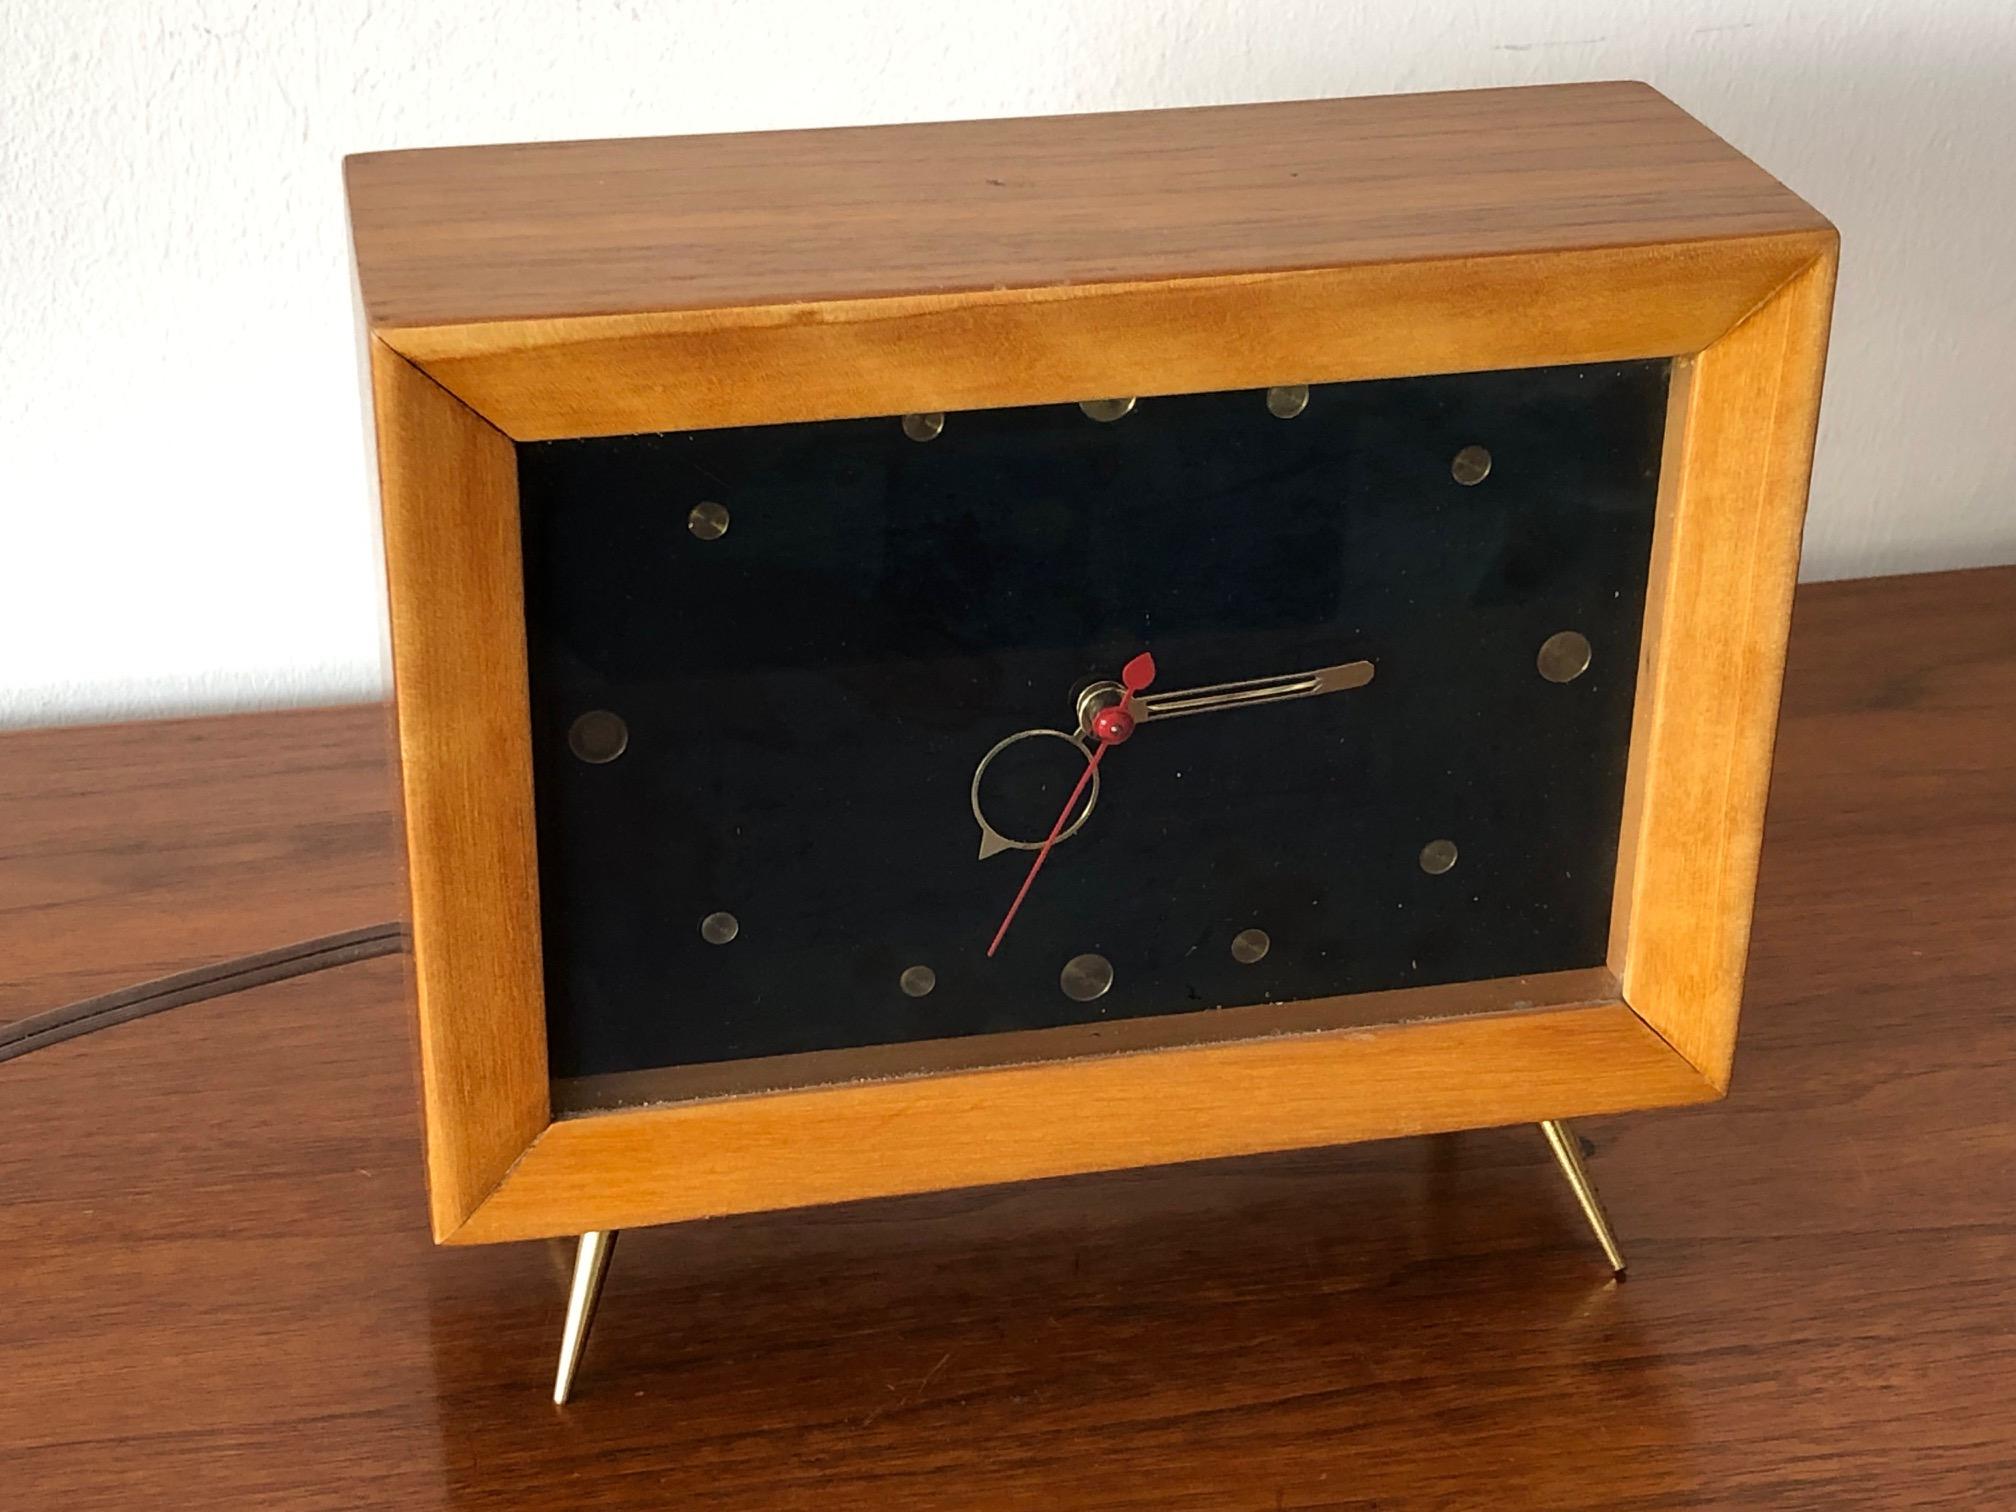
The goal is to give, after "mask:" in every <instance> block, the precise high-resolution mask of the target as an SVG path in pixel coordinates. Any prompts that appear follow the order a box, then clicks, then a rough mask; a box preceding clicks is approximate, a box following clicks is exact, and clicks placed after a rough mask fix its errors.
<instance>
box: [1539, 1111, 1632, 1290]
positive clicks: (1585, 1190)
mask: <svg viewBox="0 0 2016 1512" xmlns="http://www.w3.org/2000/svg"><path fill="white" fill-rule="evenodd" d="M1540 1132H1541V1133H1542V1134H1545V1135H1546V1136H1547V1143H1548V1144H1549V1145H1550V1146H1552V1147H1553V1150H1554V1158H1555V1159H1556V1160H1557V1161H1559V1162H1560V1163H1561V1174H1562V1175H1563V1176H1566V1177H1567V1178H1568V1185H1569V1186H1571V1187H1573V1188H1574V1189H1575V1200H1576V1201H1577V1202H1579V1203H1581V1204H1582V1216H1583V1217H1584V1218H1587V1219H1588V1220H1589V1227H1590V1228H1592V1229H1594V1230H1595V1231H1596V1242H1597V1243H1598V1244H1600V1245H1602V1246H1603V1253H1604V1254H1605V1255H1606V1256H1608V1257H1609V1260H1610V1269H1611V1270H1613V1271H1615V1272H1616V1273H1617V1274H1618V1275H1620V1276H1621V1275H1623V1274H1624V1252H1623V1251H1622V1250H1620V1249H1618V1248H1617V1236H1616V1235H1615V1234H1613V1233H1611V1232H1610V1219H1609V1216H1608V1215H1607V1214H1606V1213H1605V1212H1604V1211H1603V1199H1602V1198H1600V1197H1598V1196H1597V1195H1596V1187H1595V1185H1594V1183H1592V1182H1591V1181H1590V1180H1589V1171H1588V1169H1587V1167H1585V1166H1584V1165H1583V1164H1582V1152H1581V1150H1579V1149H1577V1148H1576V1145H1575V1135H1574V1132H1573V1131H1572V1130H1571V1129H1569V1127H1568V1125H1566V1124H1565V1123H1563V1122H1561V1120H1560V1119H1558V1118H1550V1119H1546V1120H1544V1121H1543V1122H1542V1123H1541V1125H1540Z"/></svg>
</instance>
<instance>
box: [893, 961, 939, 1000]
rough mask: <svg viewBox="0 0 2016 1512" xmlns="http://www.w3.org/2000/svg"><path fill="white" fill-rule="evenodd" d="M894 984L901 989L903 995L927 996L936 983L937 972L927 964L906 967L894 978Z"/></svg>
mask: <svg viewBox="0 0 2016 1512" xmlns="http://www.w3.org/2000/svg"><path fill="white" fill-rule="evenodd" d="M896 985H897V986H898V987H901V988H902V989H903V995H904V996H905V997H913V998H921V997H929V996H930V995H931V989H932V988H934V987H936V986H937V985H938V973H937V972H935V971H933V970H932V969H931V968H930V967H929V966H911V967H907V968H906V969H905V970H904V972H903V975H901V976H900V977H898V978H897V979H896Z"/></svg>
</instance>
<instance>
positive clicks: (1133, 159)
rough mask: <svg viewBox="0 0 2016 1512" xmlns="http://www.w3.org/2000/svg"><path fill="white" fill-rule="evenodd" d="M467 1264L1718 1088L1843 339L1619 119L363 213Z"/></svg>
mask: <svg viewBox="0 0 2016 1512" xmlns="http://www.w3.org/2000/svg"><path fill="white" fill-rule="evenodd" d="M346 173H347V180H348V188H349V201H350V214H351V227H352V237H353V244H354V249H355V257H356V267H357V277H358V286H359V294H360V303H361V309H362V324H363V331H364V347H365V350H366V354H367V359H368V364H369V370H370V385H371V392H372V396H373V407H374V411H375V419H376V437H377V460H378V479H379V483H380V494H381V503H382V515H383V521H384V540H385V554H386V559H387V568H388V574H387V575H388V582H389V598H390V609H391V621H392V648H393V665H394V673H395V683H396V690H397V700H396V702H397V716H396V723H397V741H398V748H399V755H400V758H401V794H402V799H403V810H404V821H405V836H406V854H407V860H408V870H409V875H410V882H411V939H412V976H413V984H414V993H415V998H416V1002H417V1015H416V1017H417V1024H418V1041H419V1063H420V1085H421V1095H422V1103H423V1108H424V1126H425V1135H426V1166H427V1175H428V1189H429V1201H430V1206H431V1216H432V1223H433V1232H434V1236H435V1238H436V1239H437V1240H439V1241H442V1242H445V1243H450V1244H474V1243H485V1242H490V1241H499V1240H512V1239H527V1238H534V1237H541V1236H567V1237H571V1238H574V1239H576V1240H577V1241H578V1245H579V1248H578V1251H577V1261H576V1267H575V1273H574V1284H573V1291H572V1295H571V1299H570V1303H569V1307H568V1312H567V1322H566V1326H565V1331H564V1334H563V1342H562V1349H561V1362H560V1369H559V1372H558V1380H557V1384H556V1391H555V1396H556V1400H565V1399H566V1397H567V1395H568V1393H569V1390H570V1387H571V1385H572V1382H573V1380H574V1377H575V1372H576V1370H577V1369H578V1366H579V1363H580V1359H581V1351H582V1347H583V1343H584V1340H585V1338H586V1336H587V1331H588V1327H589V1324H590V1321H591V1319H592V1315H593V1312H594V1307H595V1302H596V1299H597V1296H598V1295H599V1292H600V1288H601V1284H602V1279H603V1277H604V1275H605V1274H606V1268H607V1265H608V1261H609V1255H610V1246H611V1243H612V1241H613V1238H614V1236H615V1234H616V1233H617V1232H619V1231H620V1230H622V1229H624V1228H626V1227H632V1226H637V1225H646V1224H660V1223H671V1222H677V1221H680V1220H686V1219H695V1218H704V1217H710V1216H715V1215H720V1214H728V1213H741V1212H749V1211H754V1210H759V1209H774V1208H783V1207H792V1206H799V1205H807V1204H817V1203H831V1202H840V1201H845V1200H850V1199H858V1198H868V1197H876V1196H884V1195H891V1194H897V1193H911V1192H920V1191H927V1190H933V1189H942V1188H949V1187H961V1186H971V1185H979V1184H985V1183H994V1182H1008V1181H1019V1180H1025V1179H1030V1178H1037V1177H1050V1176H1060V1175H1066V1174H1070V1173H1079V1172H1089V1171H1098V1170H1107V1169H1115V1168H1122V1167H1131V1166H1141V1165H1148V1164H1160V1163H1165V1162H1177V1161H1192V1160H1201V1159H1207V1158H1212V1157H1222V1156H1232V1155H1241V1154H1247V1153H1253V1152H1260V1151H1271V1150H1282V1149H1288V1148H1294V1147H1305V1146H1314V1145H1326V1144H1335V1143H1342V1142H1347V1141H1353V1140H1366V1139H1379V1138H1386V1137H1392V1136H1399V1135H1415V1134H1425V1133H1429V1132H1432V1131H1442V1130H1453V1129H1462V1128H1469V1127H1479V1126H1487V1125H1502V1124H1510V1123H1517V1122H1525V1123H1534V1124H1538V1125H1539V1126H1540V1128H1541V1129H1543V1130H1544V1131H1545V1132H1546V1134H1547V1136H1548V1138H1549V1140H1550V1142H1551V1144H1552V1146H1553V1150H1554V1153H1555V1155H1556V1157H1557V1158H1558V1159H1559V1161H1560V1163H1561V1166H1562V1168H1563V1170H1564V1171H1565V1173H1566V1174H1567V1176H1568V1178H1569V1180H1570V1181H1571V1182H1572V1183H1573V1185H1574V1187H1575V1191H1576V1194H1577V1196H1578V1198H1579V1200H1580V1202H1581V1205H1582V1208H1583V1211H1584V1213H1585V1214H1586V1216H1587V1217H1588V1219H1589V1221H1590V1223H1591V1224H1592V1226H1593V1227H1594V1228H1595V1230H1596V1233H1597V1236H1598V1238H1599V1239H1600V1240H1601V1241H1602V1243H1603V1246H1604V1248H1605V1250H1606V1252H1607V1253H1608V1254H1609V1257H1610V1261H1611V1264H1612V1265H1613V1266H1615V1267H1617V1268H1619V1269H1621V1268H1622V1260H1621V1258H1620V1257H1619V1256H1618V1254H1617V1251H1616V1244H1615V1241H1614V1239H1613V1238H1612V1237H1611V1235H1610V1231H1609V1227H1608V1224H1607V1223H1606V1222H1605V1220H1604V1218H1603V1213H1602V1209H1601V1208H1600V1206H1599V1205H1598V1203H1597V1200H1596V1196H1595V1193H1594V1191H1593V1190H1592V1188H1591V1186H1590V1184H1589V1181H1588V1178H1587V1175H1586V1173H1585V1172H1584V1170H1583V1168H1582V1165H1581V1161H1580V1157H1579V1155H1578V1152H1577V1146H1576V1145H1575V1143H1573V1142H1572V1139H1571V1137H1570V1136H1569V1134H1568V1133H1567V1131H1566V1128H1565V1125H1564V1123H1563V1120H1566V1119H1570V1118H1573V1117H1575V1116H1577V1115H1582V1114H1598V1113H1615V1112H1619V1111H1622V1110H1626V1109H1641V1108H1657V1107H1671V1106H1676V1105H1680V1104H1685V1103H1694V1102H1700V1101H1704V1100H1707V1099H1711V1098H1714V1097H1716V1096H1718V1095H1719V1094H1720V1093H1721V1092H1722V1091H1723V1090H1724V1089H1725V1088H1726V1086H1727V1084H1728V1079H1729V1071H1730V1059H1731V1052H1732V1049H1733V1043H1734V1037H1735V1032H1736V1019H1737V1006H1738V999H1739V996H1740V990H1741V985H1742V977H1743V969H1744V958H1745V952H1746V949H1747V944H1748V935H1749V927H1750V913H1751V900H1752V895H1753V891H1754V886H1755V880H1756V873H1757V857H1758V844H1759V837H1760V834H1761V830H1762V825H1763V818H1764V803H1765V791H1766V785H1767V780H1768V776H1769V771H1770V764H1771V746H1772V737H1773V732H1774V726H1775V721H1776V714H1777V700H1778V690H1779V682H1780V672H1781V666H1782V661H1783V654H1784V647H1785V636H1786V626H1787V619H1788V615H1789V609H1790V604H1791V596H1792V589H1793V581H1794V577H1795V572H1796V567H1797V561H1798V554H1799V540H1800V526H1801V519H1802V515H1803V511H1804V507H1805V498H1806V490H1807V477H1808V470H1809V464H1810V458H1811V451H1812V441H1813V434H1814V424H1815V414H1816V410H1817V406H1818V402H1819V394H1820V379H1821V368H1822V363H1823V357H1824V351H1825V343H1826V334H1827V325H1828V318H1829V310H1830V303H1831V299H1832V290H1833V282H1834V269H1835V260H1836V244H1837V243H1836V236H1835V233H1834V230H1833V228H1832V227H1831V226H1829V225H1828V223H1827V222H1826V221H1825V220H1824V219H1823V218H1822V217H1821V216H1820V215H1819V214H1817V213H1816V212H1815V211H1813V210H1812V209H1811V208H1809V207H1808V206H1807V205H1806V204H1805V203H1803V202H1802V201H1801V200H1800V199H1798V198H1797V197H1796V196H1794V195H1793V194H1792V193H1790V192H1789V191H1788V190H1787V189H1785V188H1784V187H1783V186H1781V185H1780V184H1779V183H1778V182H1777V181H1776V180H1774V179H1773V178H1772V177H1771V176H1770V175H1769V174H1767V173H1765V172H1764V171H1763V170H1761V169H1760V168H1758V167H1756V166H1755V165H1753V164H1752V163H1750V162H1749V161H1748V160H1746V159H1745V158H1744V157H1743V156H1742V155H1740V154H1739V153H1737V152H1736V151H1735V150H1734V149H1732V148H1731V147H1729V146H1727V145H1725V144H1724V143H1723V142H1722V141H1720V140H1719V139H1718V138H1717V137H1715V136H1714V135H1713V134H1711V133H1710V132H1709V131H1708V130H1706V129H1705V128H1704V127H1702V126H1701V125H1700V124H1698V123H1697V122H1695V121H1694V120H1693V119H1692V118H1691V117H1689V116H1688V115H1686V114H1685V113H1684V112H1682V111H1681V110H1679V109H1678V108H1677V107H1675V106H1674V105H1672V104H1671V103H1669V102H1668V101H1667V100H1665V99H1664V98H1662V97H1661V96H1660V95H1659V94H1657V93H1655V92H1654V91H1653V90H1651V89H1650V88H1648V87H1646V86H1644V85H1640V84H1632V83H1614V84H1578V85H1568V86H1561V87H1550V88H1534V89H1504V90H1486V91H1481V92H1471V93H1454V94H1437V95H1421V96H1409V97H1391V98H1379V99H1353V100H1319V101H1306V102H1297V103H1290V104H1273V105H1254V106H1237V107H1227V108H1212V109H1198V110H1176V111H1158V112H1148V113H1139V114H1115V115H1090V116H1078V117H1066V118H1055V119H1041V120H1007V121H976V122H962V123H956V124H936V125H917V126H890V127H875V128H867V129H848V130H827V131H792V132H767V133H758V134H752V135H734V136H711V137H707V136H702V137H678V138H663V139H656V140H634V141H600V142H568V143H551V144H545V145H537V146H500V147H476V148H457V149H446V150H431V151H416V152H390V153H373V154H367V155H364V156H359V157H353V158H351V159H350V160H349V161H348V163H347V164H346Z"/></svg>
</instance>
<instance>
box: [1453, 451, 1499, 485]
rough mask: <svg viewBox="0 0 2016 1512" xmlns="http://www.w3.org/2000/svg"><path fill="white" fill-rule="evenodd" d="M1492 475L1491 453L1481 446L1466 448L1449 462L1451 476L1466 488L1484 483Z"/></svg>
mask: <svg viewBox="0 0 2016 1512" xmlns="http://www.w3.org/2000/svg"><path fill="white" fill-rule="evenodd" d="M1490 473H1491V453H1489V452H1488V451H1486V450H1484V448H1483V447H1481V446H1466V447H1464V448H1463V450H1461V451H1459V452H1458V453H1456V455H1455V456H1454V457H1452V458H1451V459H1450V462H1449V476H1450V477H1452V478H1454V479H1455V480H1456V481H1457V482H1458V483H1461V484H1462V485H1463V486H1464V487H1465V488H1471V487H1474V486H1475V485H1477V484H1479V483H1482V482H1483V481H1484V480H1485V478H1487V477H1488V476H1490Z"/></svg>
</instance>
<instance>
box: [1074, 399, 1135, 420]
mask: <svg viewBox="0 0 2016 1512" xmlns="http://www.w3.org/2000/svg"><path fill="white" fill-rule="evenodd" d="M1078 408H1080V409H1081V410H1083V411H1085V413H1086V414H1087V415H1090V416H1091V417H1092V418H1093V419H1094V420H1097V421H1100V422H1101V423H1110V422H1112V421H1114V420H1118V419H1120V418H1121V417H1123V416H1125V415H1128V414H1131V413H1132V412H1133V409H1134V401H1133V400H1132V399H1087V400H1086V401H1085V402H1084V403H1082V404H1080V405H1079V406H1078Z"/></svg>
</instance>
